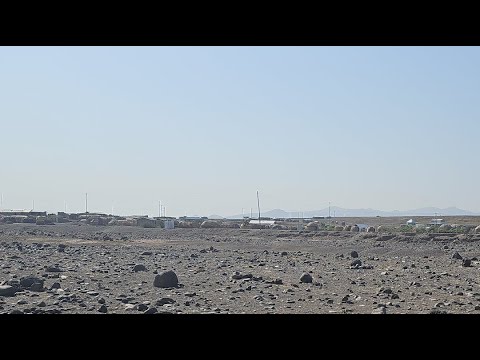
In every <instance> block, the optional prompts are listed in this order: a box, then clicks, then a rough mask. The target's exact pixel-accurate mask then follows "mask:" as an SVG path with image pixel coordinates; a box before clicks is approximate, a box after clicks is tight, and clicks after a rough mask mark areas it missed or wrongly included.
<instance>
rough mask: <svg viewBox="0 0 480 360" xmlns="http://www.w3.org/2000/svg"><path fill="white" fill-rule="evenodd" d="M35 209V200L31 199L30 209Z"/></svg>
mask: <svg viewBox="0 0 480 360" xmlns="http://www.w3.org/2000/svg"><path fill="white" fill-rule="evenodd" d="M33 210H35V200H32V211H33Z"/></svg>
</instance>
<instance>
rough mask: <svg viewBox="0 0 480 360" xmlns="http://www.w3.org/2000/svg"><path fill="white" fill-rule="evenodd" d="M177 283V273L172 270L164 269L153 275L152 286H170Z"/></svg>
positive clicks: (174, 285)
mask: <svg viewBox="0 0 480 360" xmlns="http://www.w3.org/2000/svg"><path fill="white" fill-rule="evenodd" d="M177 285H178V278H177V274H175V272H173V271H172V270H169V271H165V272H163V273H161V274H158V275H156V276H155V279H154V281H153V286H155V287H160V288H172V287H176V286H177Z"/></svg>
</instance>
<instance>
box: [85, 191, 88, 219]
mask: <svg viewBox="0 0 480 360" xmlns="http://www.w3.org/2000/svg"><path fill="white" fill-rule="evenodd" d="M86 213H88V193H85V214H86Z"/></svg>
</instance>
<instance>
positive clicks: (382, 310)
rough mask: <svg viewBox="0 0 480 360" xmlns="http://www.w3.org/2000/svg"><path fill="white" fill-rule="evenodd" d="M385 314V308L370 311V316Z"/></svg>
mask: <svg viewBox="0 0 480 360" xmlns="http://www.w3.org/2000/svg"><path fill="white" fill-rule="evenodd" d="M386 313H387V308H386V307H384V306H381V307H378V308H376V309H373V311H372V314H386Z"/></svg>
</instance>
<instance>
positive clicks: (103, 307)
mask: <svg viewBox="0 0 480 360" xmlns="http://www.w3.org/2000/svg"><path fill="white" fill-rule="evenodd" d="M98 312H101V313H102V314H106V313H107V312H108V308H107V307H106V306H105V304H102V306H100V308H99V309H98Z"/></svg>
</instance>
